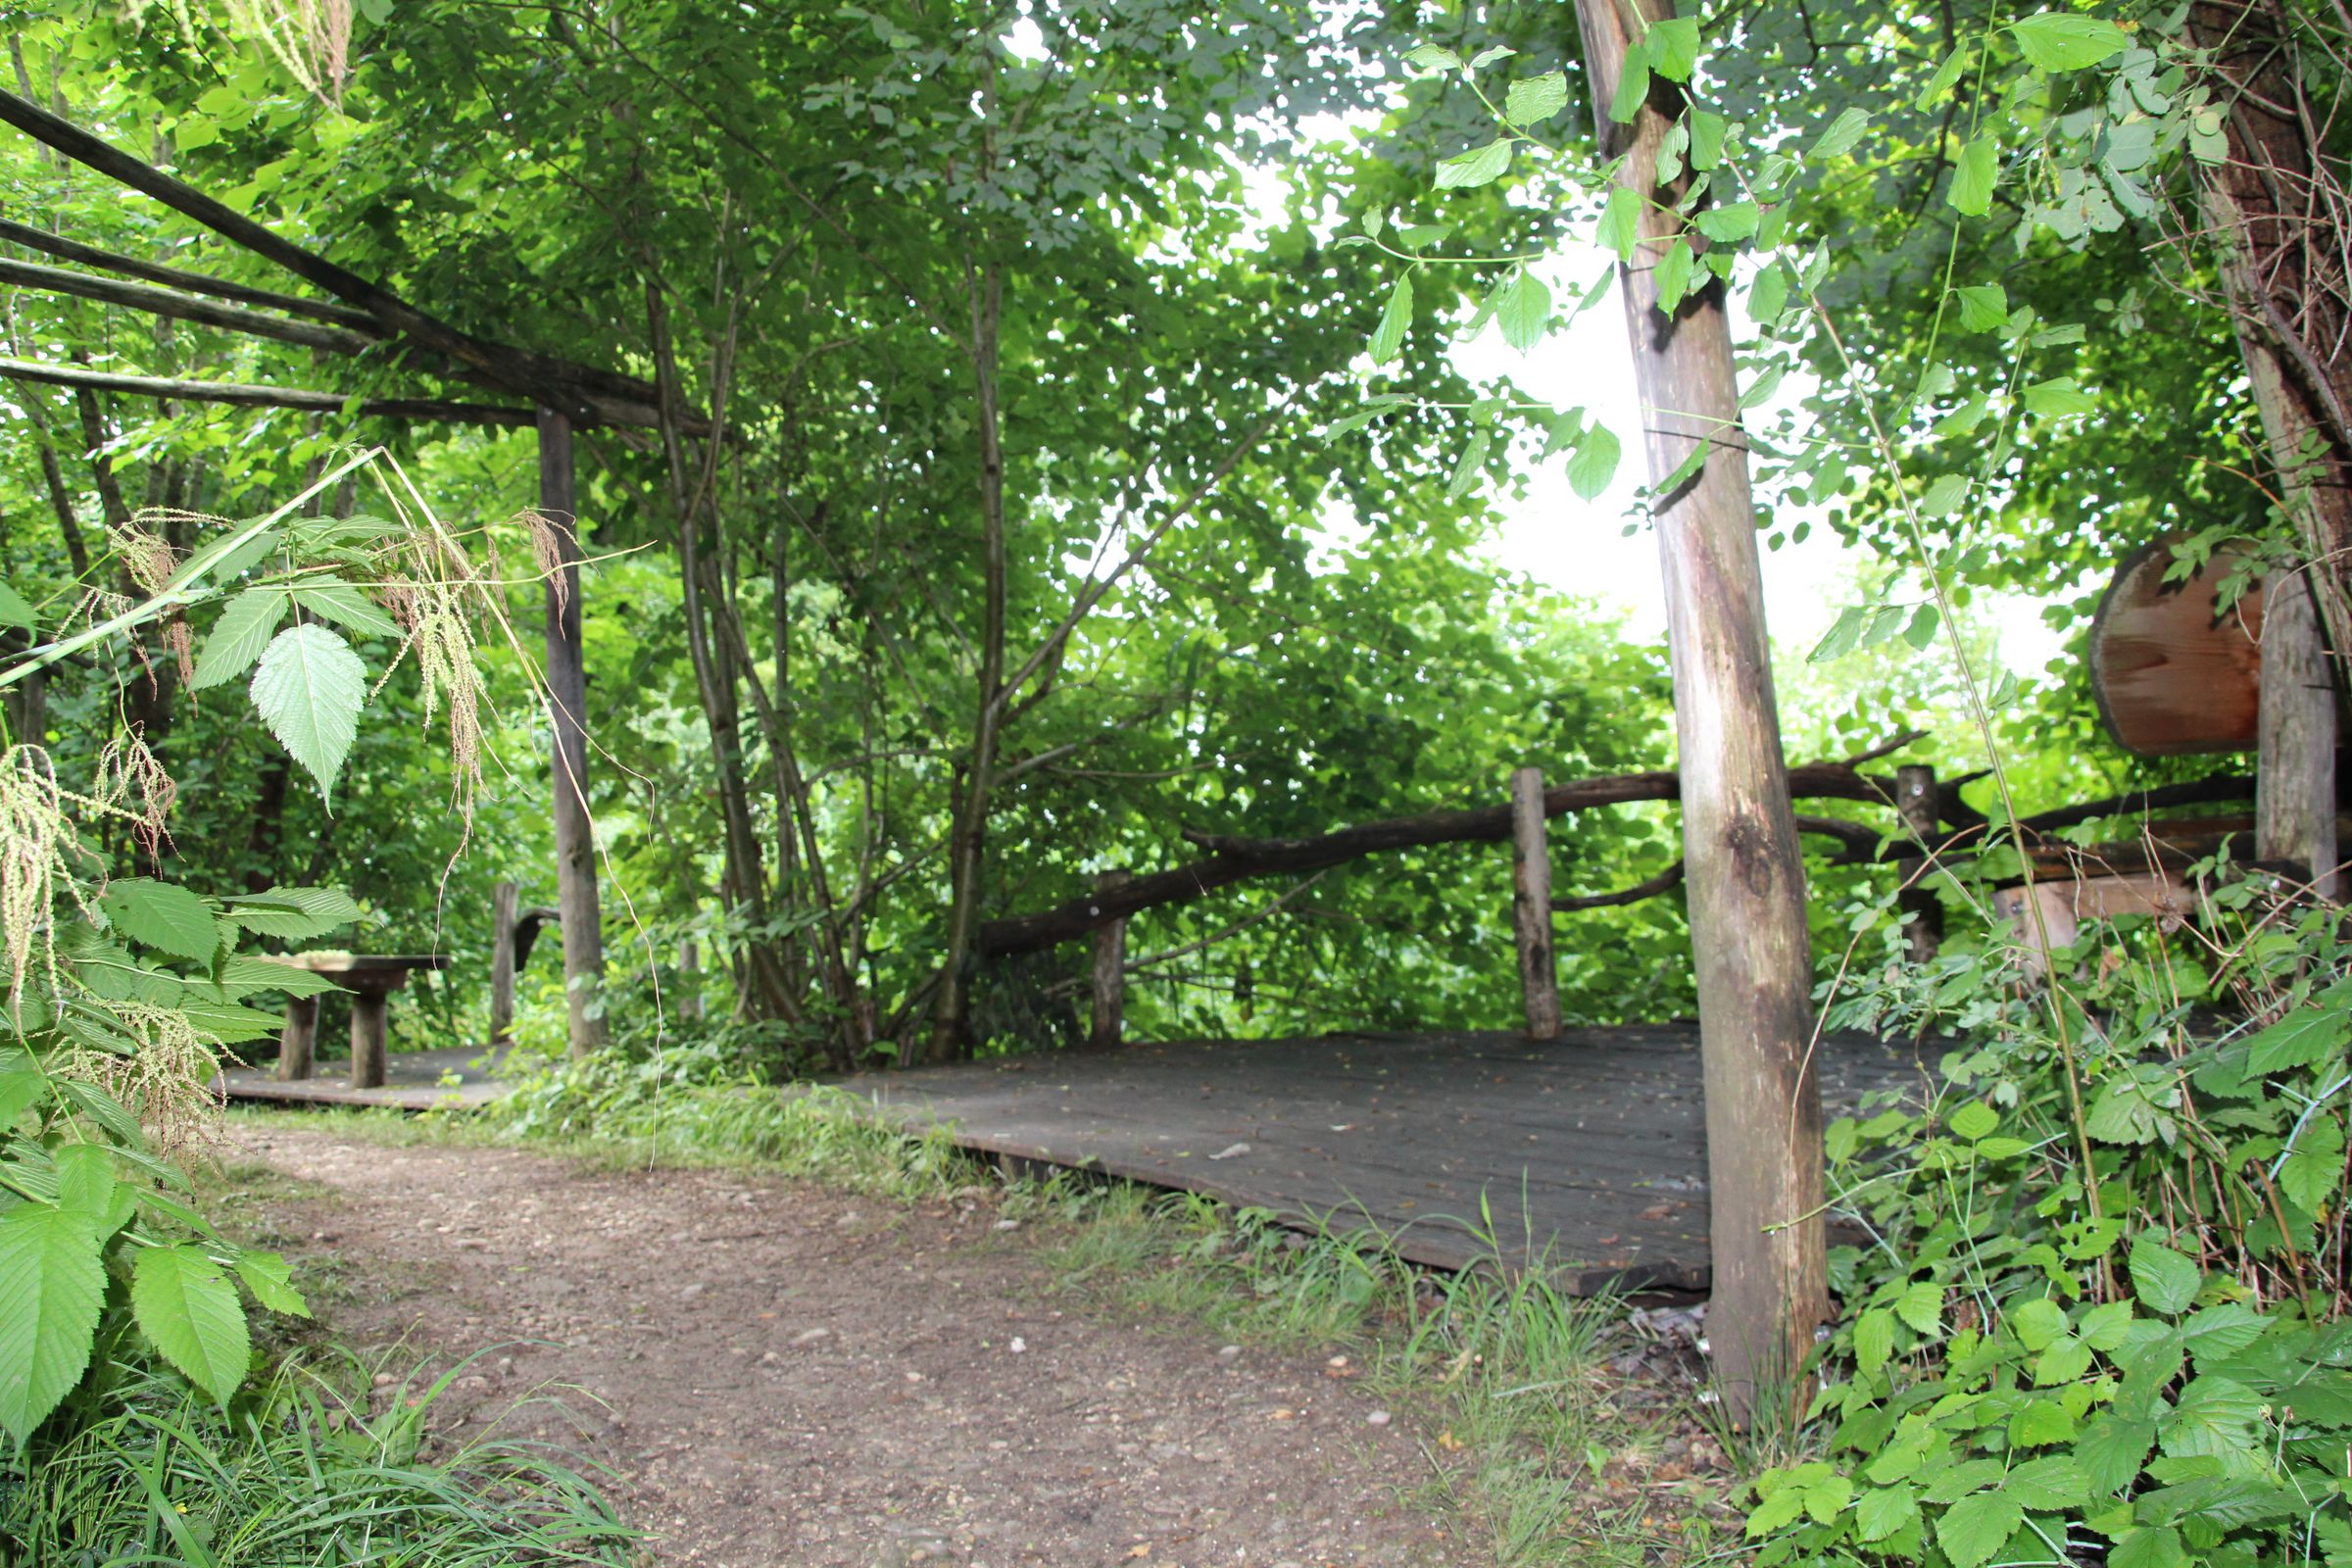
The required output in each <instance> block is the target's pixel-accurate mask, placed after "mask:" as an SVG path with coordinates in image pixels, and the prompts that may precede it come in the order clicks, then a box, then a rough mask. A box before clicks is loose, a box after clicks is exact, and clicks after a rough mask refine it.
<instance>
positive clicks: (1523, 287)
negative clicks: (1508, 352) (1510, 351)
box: [1495, 267, 1551, 354]
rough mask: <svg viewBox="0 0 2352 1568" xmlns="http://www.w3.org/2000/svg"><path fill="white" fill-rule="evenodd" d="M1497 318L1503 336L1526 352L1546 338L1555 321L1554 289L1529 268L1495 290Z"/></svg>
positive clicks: (1517, 273) (1506, 341) (1496, 322)
mask: <svg viewBox="0 0 2352 1568" xmlns="http://www.w3.org/2000/svg"><path fill="white" fill-rule="evenodd" d="M1495 324H1496V325H1498V326H1500V327H1501V328H1502V340H1503V341H1504V342H1505V343H1508V344H1509V345H1510V346H1511V347H1512V348H1515V349H1517V350H1518V351H1519V352H1520V353H1522V354H1525V353H1526V352H1527V351H1528V350H1530V349H1532V348H1534V347H1535V346H1536V345H1537V344H1539V343H1541V342H1543V341H1544V333H1545V332H1546V331H1547V330H1548V329H1549V327H1550V325H1551V290H1550V289H1548V288H1546V287H1545V286H1544V281H1543V279H1541V278H1539V277H1537V276H1536V275H1535V273H1533V272H1531V271H1529V270H1527V269H1526V268H1524V267H1523V268H1521V269H1519V270H1518V271H1517V272H1515V273H1513V274H1512V276H1511V277H1510V279H1509V281H1507V282H1505V283H1504V284H1503V285H1502V287H1501V288H1500V289H1498V290H1496V291H1495Z"/></svg>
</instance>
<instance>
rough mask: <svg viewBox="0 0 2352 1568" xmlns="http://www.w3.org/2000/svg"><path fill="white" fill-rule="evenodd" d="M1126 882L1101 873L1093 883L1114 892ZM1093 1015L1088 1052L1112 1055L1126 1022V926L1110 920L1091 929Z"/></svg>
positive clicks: (1121, 877)
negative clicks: (1093, 945) (1093, 939)
mask: <svg viewBox="0 0 2352 1568" xmlns="http://www.w3.org/2000/svg"><path fill="white" fill-rule="evenodd" d="M1126 880H1127V873H1126V872H1124V871H1105V872H1103V874H1102V875H1101V876H1099V877H1097V878H1096V879H1095V886H1097V887H1099V888H1115V887H1117V886H1118V885H1119V884H1120V883H1122V882H1124V881H1126ZM1094 991H1095V997H1094V1004H1095V1005H1094V1011H1093V1013H1092V1014H1091V1015H1090V1016H1089V1017H1088V1019H1087V1035H1086V1043H1087V1046H1088V1048H1089V1049H1090V1050H1094V1051H1115V1050H1117V1049H1118V1046H1119V1042H1120V1039H1121V1038H1122V1036H1123V1035H1124V1034H1125V1032H1126V1022H1127V922H1126V921H1124V920H1113V921H1111V922H1110V923H1109V924H1108V925H1099V926H1097V927H1095V972H1094Z"/></svg>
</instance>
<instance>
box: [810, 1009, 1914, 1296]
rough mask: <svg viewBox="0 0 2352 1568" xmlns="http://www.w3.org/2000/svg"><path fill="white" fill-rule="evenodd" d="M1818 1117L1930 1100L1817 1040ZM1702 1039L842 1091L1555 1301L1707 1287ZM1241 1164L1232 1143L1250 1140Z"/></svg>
mask: <svg viewBox="0 0 2352 1568" xmlns="http://www.w3.org/2000/svg"><path fill="white" fill-rule="evenodd" d="M1818 1065H1819V1068H1820V1071H1821V1076H1822V1082H1823V1095H1824V1098H1825V1100H1826V1101H1827V1102H1828V1104H1829V1107H1830V1113H1831V1114H1832V1115H1833V1116H1835V1115H1838V1114H1841V1113H1843V1112H1844V1111H1846V1110H1850V1109H1852V1108H1854V1107H1855V1106H1856V1105H1857V1104H1858V1103H1860V1102H1861V1101H1862V1100H1863V1098H1864V1097H1865V1096H1867V1095H1872V1094H1874V1093H1876V1094H1882V1095H1885V1096H1887V1097H1888V1098H1892V1097H1895V1096H1900V1095H1905V1094H1910V1093H1916V1092H1917V1091H1918V1090H1919V1089H1920V1088H1921V1087H1922V1086H1923V1085H1924V1083H1925V1082H1926V1074H1925V1072H1924V1071H1923V1069H1922V1066H1921V1064H1920V1062H1919V1060H1918V1059H1917V1057H1916V1056H1915V1055H1914V1054H1912V1053H1911V1052H1910V1051H1908V1050H1907V1049H1904V1048H1900V1047H1896V1046H1892V1045H1889V1044H1887V1043H1886V1042H1883V1041H1880V1040H1876V1039H1872V1038H1869V1037H1865V1036H1852V1035H1847V1036H1836V1037H1831V1038H1827V1039H1825V1040H1824V1041H1823V1042H1822V1045H1821V1053H1820V1056H1819V1059H1818ZM1699 1081H1700V1079H1699V1060H1698V1041H1697V1030H1696V1028H1695V1026H1691V1025H1643V1026H1635V1027H1629V1028H1623V1029H1580V1030H1569V1031H1566V1032H1564V1033H1563V1034H1562V1035H1561V1036H1560V1038H1558V1039H1557V1040H1553V1041H1548V1042H1544V1043H1541V1044H1537V1043H1532V1042H1529V1041H1527V1040H1525V1039H1523V1038H1521V1037H1520V1036H1517V1035H1513V1034H1505V1033H1483V1034H1449V1033H1412V1034H1386V1035H1370V1034H1348V1035H1325V1036H1320V1037H1317V1038H1314V1039H1306V1040H1283V1041H1261V1042H1249V1043H1236V1042H1229V1041H1190V1042H1180V1043H1175V1044H1167V1045H1152V1046H1133V1047H1128V1048H1126V1049H1124V1050H1121V1051H1117V1052H1113V1053H1107V1054H1100V1055H1096V1054H1074V1053H1073V1054H1054V1055H1051V1056H1025V1057H1014V1058H1010V1059H1007V1060H1005V1061H997V1062H974V1063H966V1064H961V1065H956V1066H951V1067H935V1068H924V1069H919V1070H916V1071H910V1072H901V1073H891V1074H882V1075H872V1076H868V1077H864V1078H859V1079H854V1080H852V1081H851V1083H850V1084H849V1086H848V1087H850V1088H851V1089H852V1090H853V1091H854V1092H856V1093H858V1094H860V1095H861V1096H863V1097H864V1098H866V1099H867V1101H868V1102H869V1103H872V1104H873V1105H874V1106H875V1107H876V1109H877V1110H878V1111H880V1112H881V1113H883V1114H885V1115H888V1116H891V1117H892V1118H894V1119H896V1120H898V1121H900V1122H901V1123H903V1124H905V1125H907V1126H910V1127H945V1128H947V1129H948V1130H949V1135H950V1136H951V1137H952V1138H953V1139H954V1140H955V1141H956V1143H958V1144H960V1145H962V1146H963V1147H966V1148H969V1149H973V1150H977V1151H981V1152H990V1153H996V1154H1001V1155H1005V1156H1009V1157H1013V1158H1018V1159H1024V1160H1030V1161H1034V1162H1037V1163H1042V1164H1052V1165H1061V1166H1067V1167H1070V1168H1074V1169H1086V1170H1095V1171H1101V1172H1103V1173H1105V1174H1109V1175H1114V1176H1120V1177H1125V1178H1128V1179H1130V1180H1135V1181H1141V1182H1146V1183H1149V1184H1151V1185H1153V1186H1159V1187H1166V1188H1171V1189H1177V1190H1183V1191H1189V1192H1199V1193H1204V1194H1208V1195H1210V1196H1213V1197H1216V1198H1219V1199H1222V1200H1224V1201H1228V1202H1233V1203H1237V1204H1244V1205H1249V1206H1253V1207H1259V1208H1265V1209H1268V1210H1271V1211H1272V1212H1274V1213H1275V1214H1277V1215H1279V1216H1281V1217H1282V1218H1284V1219H1285V1220H1286V1221H1289V1222H1291V1223H1299V1224H1320V1223H1324V1222H1326V1221H1327V1220H1328V1222H1329V1223H1331V1224H1334V1225H1336V1226H1339V1227H1342V1228H1347V1227H1349V1226H1352V1225H1358V1224H1369V1225H1372V1226H1375V1227H1377V1228H1378V1229H1379V1230H1381V1231H1382V1232H1383V1233H1385V1234H1388V1235H1389V1236H1390V1237H1391V1238H1392V1240H1393V1242H1394V1244H1395V1245H1396V1247H1397V1250H1398V1251H1399V1252H1401V1253H1402V1254H1403V1255H1404V1256H1406V1257H1407V1258H1410V1259H1412V1260H1414V1261H1416V1262H1422V1263H1427V1264H1431V1265H1434V1266H1438V1267H1445V1268H1462V1267H1468V1266H1473V1265H1476V1264H1480V1263H1489V1262H1500V1263H1502V1264H1504V1265H1506V1266H1513V1267H1530V1266H1532V1267H1540V1268H1543V1269H1544V1270H1545V1271H1546V1272H1547V1273H1549V1274H1551V1275H1552V1276H1553V1277H1554V1278H1555V1279H1556V1280H1557V1281H1558V1282H1559V1283H1560V1284H1561V1285H1562V1286H1563V1287H1564V1288H1566V1289H1569V1290H1573V1291H1578V1292H1581V1293H1587V1294H1589V1293H1591V1292H1594V1291H1598V1290H1601V1289H1604V1288H1608V1287H1612V1286H1614V1287H1619V1288H1639V1287H1644V1286H1646V1287H1652V1288H1656V1287H1666V1288H1675V1289H1683V1290H1703V1289H1704V1288H1705V1287H1706V1283H1707V1243H1706V1236H1707V1202H1706V1140H1705V1131H1704V1121H1703V1117H1702V1115H1701V1106H1700V1099H1699ZM1244 1145H1246V1146H1247V1148H1238V1147H1237V1146H1244Z"/></svg>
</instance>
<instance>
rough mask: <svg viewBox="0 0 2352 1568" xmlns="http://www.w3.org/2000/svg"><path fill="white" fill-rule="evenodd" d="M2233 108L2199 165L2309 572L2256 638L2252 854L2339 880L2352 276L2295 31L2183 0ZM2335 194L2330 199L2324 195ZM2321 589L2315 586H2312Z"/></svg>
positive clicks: (2260, 15) (2350, 628)
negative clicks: (2219, 143) (2211, 155)
mask: <svg viewBox="0 0 2352 1568" xmlns="http://www.w3.org/2000/svg"><path fill="white" fill-rule="evenodd" d="M2188 26H2189V35H2190V38H2191V40H2192V41H2193V42H2195V43H2196V44H2197V45H2198V47H2200V48H2202V49H2205V50H2208V51H2210V56H2209V69H2210V70H2211V72H2212V73H2214V75H2215V76H2217V77H2218V78H2219V79H2218V80H2217V81H2215V82H2214V83H2213V86H2214V88H2215V95H2216V98H2217V100H2218V101H2219V102H2221V103H2223V104H2225V105H2227V106H2228V108H2229V121H2228V123H2227V132H2228V148H2229V151H2228V157H2227V158H2226V159H2225V160H2224V161H2223V162H2222V163H2221V164H2219V165H2218V166H2215V167H2211V168H2206V169H2204V170H2203V172H2202V177H2203V182H2204V189H2203V198H2204V209H2205V216H2206V220H2207V226H2208V228H2209V229H2210V231H2211V233H2212V235H2213V237H2214V240H2215V243H2216V247H2217V249H2218V251H2219V253H2220V254H2219V257H2218V260H2219V263H2220V270H2221V276H2222V284H2223V288H2224V291H2225V293H2226V294H2227V296H2228V299H2229V314H2230V319H2231V323H2232V326H2233V327H2234V329H2235V332H2236V336H2237V343H2238V350H2239V353H2240V354H2241V355H2242V356H2243V358H2244V360H2245V366H2246V375H2247V378H2248V380H2249V381H2250V382H2251V383H2252V386H2253V391H2254V402H2255V406H2256V408H2257V409H2258V410H2259V411H2260V413H2261V416H2262V423H2263V433H2264V435H2265V437H2266V438H2267V440H2268V443H2269V446H2270V450H2271V459H2272V462H2273V463H2274V464H2275V465H2276V466H2277V467H2278V474H2279V479H2280V489H2281V492H2282V494H2283V495H2284V497H2285V500H2286V505H2287V511H2288V514H2289V521H2290V522H2291V523H2292V525H2293V526H2294V529H2295V532H2296V536H2297V542H2298V544H2299V546H2300V550H2299V554H2300V555H2301V556H2302V558H2303V559H2304V560H2305V561H2307V562H2310V563H2312V566H2311V567H2310V568H2309V576H2308V580H2306V579H2305V578H2302V577H2294V578H2288V577H2283V576H2278V575H2275V576H2274V578H2273V580H2272V583H2271V587H2270V592H2269V593H2268V595H2267V596H2266V605H2265V610H2264V615H2263V634H2262V686H2261V693H2262V695H2261V713H2260V718H2259V735H2260V741H2259V761H2258V764H2257V769H2256V776H2257V778H2258V780H2259V789H2258V793H2257V796H2256V801H2255V855H2256V856H2257V858H2261V859H2264V860H2273V861H2284V862H2291V863H2293V864H2295V865H2297V866H2299V867H2307V868H2308V869H2309V874H2310V875H2311V876H2312V878H2313V879H2314V881H2315V882H2316V883H2317V884H2318V886H2319V888H2320V891H2321V892H2323V893H2328V894H2331V893H2332V892H2333V891H2334V888H2333V884H2334V880H2335V876H2334V873H2335V862H2336V855H2337V846H2336V842H2335V840H2336V832H2335V814H2336V792H2335V748H2336V733H2335V731H2336V707H2335V685H2336V682H2335V681H2334V679H2333V678H2332V674H2331V671H2330V670H2329V667H2328V660H2327V646H2326V639H2324V637H2323V635H2322V628H2323V625H2324V624H2325V625H2326V627H2327V630H2328V631H2330V632H2332V633H2333V640H2334V642H2335V644H2336V647H2337V649H2338V650H2339V652H2340V651H2341V650H2342V648H2343V647H2344V645H2345V640H2346V636H2347V633H2348V632H2352V625H2348V624H2347V615H2346V613H2345V608H2344V607H2345V601H2344V596H2343V591H2342V584H2343V580H2344V579H2343V569H2342V565H2341V563H2342V561H2343V560H2344V556H2343V552H2345V551H2346V550H2348V549H2352V413H2348V411H2352V355H2347V354H2346V353H2344V352H2343V344H2344V342H2345V337H2346V333H2347V329H2348V327H2352V278H2348V277H2347V276H2346V274H2345V270H2344V268H2343V265H2342V257H2343V255H2344V246H2345V245H2346V244H2347V243H2348V242H2352V236H2347V235H2346V234H2345V233H2344V232H2343V228H2342V225H2341V223H2340V222H2338V221H2335V219H2334V217H2333V215H2336V214H2339V213H2341V211H2342V205H2341V203H2342V199H2343V196H2344V192H2343V190H2342V187H2341V184H2340V181H2339V178H2338V176H2339V174H2340V172H2341V171H2340V169H2339V168H2337V167H2335V166H2333V165H2331V163H2330V161H2329V158H2328V154H2327V149H2326V147H2325V146H2324V145H2323V144H2321V143H2320V142H2319V141H2318V138H2317V137H2316V135H2315V133H2314V129H2313V126H2314V121H2313V118H2312V114H2311V110H2312V107H2313V106H2312V104H2311V102H2310V99H2309V97H2308V95H2307V94H2306V92H2305V84H2304V82H2303V80H2302V79H2301V74H2300V71H2299V55H2298V52H2297V51H2298V40H2297V39H2296V38H2295V37H2294V35H2293V33H2292V31H2291V29H2290V27H2289V26H2288V25H2286V24H2285V22H2284V20H2283V19H2282V18H2281V15H2280V13H2279V12H2278V9H2277V8H2276V7H2275V6H2273V5H2270V4H2265V3H2247V0H2208V3H2202V4H2198V5H2194V6H2192V7H2190V9H2189V14H2188ZM2330 196H2331V197H2332V198H2333V199H2332V200H2329V199H2325V198H2327V197H2330ZM2315 596H2316V597H2315Z"/></svg>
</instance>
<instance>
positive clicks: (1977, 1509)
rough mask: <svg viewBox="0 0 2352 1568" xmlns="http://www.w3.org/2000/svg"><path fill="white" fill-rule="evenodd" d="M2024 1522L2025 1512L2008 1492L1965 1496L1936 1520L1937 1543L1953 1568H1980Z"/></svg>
mask: <svg viewBox="0 0 2352 1568" xmlns="http://www.w3.org/2000/svg"><path fill="white" fill-rule="evenodd" d="M2024 1519H2025V1509H2024V1507H2023V1506H2021V1505H2020V1504H2019V1502H2018V1500H2017V1499H2016V1498H2015V1497H2013V1496H2011V1495H2009V1494H2008V1493H2006V1492H1980V1493H1978V1494H1977V1495H1975V1496H1973V1497H1963V1498H1961V1499H1960V1500H1959V1501H1958V1502H1955V1503H1953V1504H1952V1505H1951V1506H1950V1507H1949V1508H1947V1509H1945V1510H1944V1513H1943V1517H1942V1518H1940V1519H1938V1520H1936V1544H1937V1545H1939V1546H1941V1547H1942V1548H1943V1554H1944V1555H1945V1556H1947V1557H1949V1558H1951V1559H1952V1563H1953V1565H1954V1568H1977V1565H1978V1564H1979V1563H1984V1562H1989V1561H1991V1559H1992V1554H1993V1553H1994V1552H1996V1551H1998V1550H2000V1549H2001V1547H2002V1546H2003V1545H2005V1544H2007V1543H2008V1540H2009V1537H2010V1536H2011V1535H2012V1534H2013V1533H2015V1531H2016V1530H2017V1527H2018V1525H2019V1524H2020V1523H2022V1522H2023V1521H2024Z"/></svg>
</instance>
